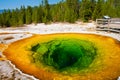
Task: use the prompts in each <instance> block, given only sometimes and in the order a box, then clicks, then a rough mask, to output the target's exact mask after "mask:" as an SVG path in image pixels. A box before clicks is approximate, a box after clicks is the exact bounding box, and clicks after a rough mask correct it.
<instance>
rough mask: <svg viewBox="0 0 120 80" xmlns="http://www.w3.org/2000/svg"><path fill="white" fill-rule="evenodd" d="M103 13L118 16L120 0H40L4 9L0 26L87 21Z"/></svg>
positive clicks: (0, 17) (0, 18) (99, 16)
mask: <svg viewBox="0 0 120 80" xmlns="http://www.w3.org/2000/svg"><path fill="white" fill-rule="evenodd" d="M104 15H108V16H110V17H117V18H120V0H61V1H60V2H58V3H56V4H49V1H48V0H42V2H41V4H40V5H39V6H35V7H31V6H28V7H25V6H21V8H20V9H18V8H16V9H13V10H4V12H2V13H0V27H10V26H12V27H19V26H24V24H31V23H35V24H37V23H50V22H70V23H74V22H75V21H77V20H81V21H84V22H87V21H89V20H95V19H96V18H102V17H103V16H104Z"/></svg>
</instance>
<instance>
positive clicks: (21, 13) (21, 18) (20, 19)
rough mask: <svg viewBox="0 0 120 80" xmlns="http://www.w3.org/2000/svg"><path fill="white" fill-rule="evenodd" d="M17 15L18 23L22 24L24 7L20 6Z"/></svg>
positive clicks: (23, 22)
mask: <svg viewBox="0 0 120 80" xmlns="http://www.w3.org/2000/svg"><path fill="white" fill-rule="evenodd" d="M18 15H19V17H18V25H19V26H23V25H24V24H25V7H24V6H21V8H20V11H19V14H18Z"/></svg>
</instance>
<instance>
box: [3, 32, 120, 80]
mask: <svg viewBox="0 0 120 80" xmlns="http://www.w3.org/2000/svg"><path fill="white" fill-rule="evenodd" d="M3 54H4V55H5V56H6V57H7V59H8V60H10V61H11V62H12V63H13V64H15V66H16V67H17V68H18V69H20V70H21V71H22V72H24V73H26V74H30V75H33V76H35V77H36V78H38V79H40V80H88V79H90V80H111V79H112V80H114V79H117V78H118V76H120V41H117V40H115V39H113V38H110V37H107V36H101V35H95V34H78V33H60V34H45V35H34V36H32V37H29V38H26V39H22V40H19V41H16V42H14V43H12V44H10V45H9V46H8V48H7V49H6V50H4V52H3Z"/></svg>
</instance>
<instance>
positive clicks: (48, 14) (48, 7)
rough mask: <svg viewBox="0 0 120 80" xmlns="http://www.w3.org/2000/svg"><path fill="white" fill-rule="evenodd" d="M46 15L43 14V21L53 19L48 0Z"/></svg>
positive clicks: (45, 3)
mask: <svg viewBox="0 0 120 80" xmlns="http://www.w3.org/2000/svg"><path fill="white" fill-rule="evenodd" d="M43 4H44V16H43V22H44V23H47V22H49V21H50V20H51V14H50V6H49V3H48V0H44V3H43Z"/></svg>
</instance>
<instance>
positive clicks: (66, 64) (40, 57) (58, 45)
mask: <svg viewBox="0 0 120 80" xmlns="http://www.w3.org/2000/svg"><path fill="white" fill-rule="evenodd" d="M31 50H32V51H33V52H34V54H33V55H32V57H33V58H34V60H35V63H42V64H43V65H45V66H51V67H53V68H54V69H56V70H57V71H67V72H74V71H78V70H82V69H85V68H87V67H89V66H90V64H91V63H92V62H93V60H94V59H95V56H96V55H97V53H96V48H95V47H94V44H93V43H92V42H90V41H86V40H78V39H59V40H58V39H57V40H52V41H49V42H45V43H41V44H37V45H35V46H33V47H32V49H31Z"/></svg>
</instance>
